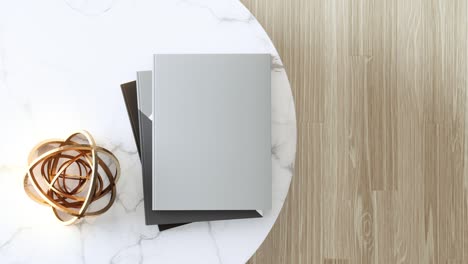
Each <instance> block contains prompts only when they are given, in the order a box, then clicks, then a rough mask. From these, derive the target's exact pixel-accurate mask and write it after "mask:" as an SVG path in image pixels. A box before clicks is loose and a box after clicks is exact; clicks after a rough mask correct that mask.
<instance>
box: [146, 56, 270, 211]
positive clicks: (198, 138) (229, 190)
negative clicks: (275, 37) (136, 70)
mask: <svg viewBox="0 0 468 264" xmlns="http://www.w3.org/2000/svg"><path fill="white" fill-rule="evenodd" d="M270 65H271V56H270V54H156V55H154V65H153V66H154V69H153V80H154V82H153V91H154V93H153V95H152V96H153V102H154V103H153V105H152V107H153V108H152V109H153V111H152V113H153V114H152V116H153V137H152V138H153V165H154V170H153V210H265V209H270V208H271V193H272V190H271V189H272V176H271V173H272V172H271V67H270Z"/></svg>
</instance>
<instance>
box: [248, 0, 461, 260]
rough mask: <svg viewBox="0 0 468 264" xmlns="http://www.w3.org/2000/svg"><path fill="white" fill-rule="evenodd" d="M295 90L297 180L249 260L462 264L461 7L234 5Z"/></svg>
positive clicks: (377, 1)
mask: <svg viewBox="0 0 468 264" xmlns="http://www.w3.org/2000/svg"><path fill="white" fill-rule="evenodd" d="M242 2H244V3H245V4H246V6H247V7H248V8H249V9H250V10H251V11H252V13H253V14H254V15H255V16H256V17H257V19H258V20H259V21H260V23H261V24H262V25H263V26H264V28H265V29H266V30H267V32H268V33H269V35H270V37H271V38H272V40H273V42H274V43H275V45H276V47H277V49H278V51H279V53H280V54H281V56H282V59H283V61H284V64H285V65H286V69H287V71H288V75H289V78H290V81H291V84H292V86H293V92H294V96H295V102H296V111H297V118H298V133H299V134H298V145H297V146H298V147H297V160H296V169H295V176H294V178H293V182H292V185H291V189H290V192H289V196H288V199H287V202H286V203H285V206H284V208H283V211H282V213H281V216H280V217H279V218H278V221H277V222H276V224H275V227H274V228H273V230H272V231H271V233H270V235H269V237H268V238H267V239H266V241H265V242H264V244H263V245H262V247H261V248H260V249H259V250H258V252H257V253H256V254H255V255H254V256H253V257H252V259H251V260H250V263H252V264H260V263H268V264H269V263H292V264H295V263H330V264H331V263H468V208H467V207H468V155H467V154H468V129H466V128H465V124H466V123H467V120H468V119H467V118H468V112H467V104H466V101H467V92H466V91H467V76H468V69H467V63H468V59H467V49H468V42H467V28H468V27H467V26H468V25H467V20H468V18H467V17H468V7H467V1H466V0H242Z"/></svg>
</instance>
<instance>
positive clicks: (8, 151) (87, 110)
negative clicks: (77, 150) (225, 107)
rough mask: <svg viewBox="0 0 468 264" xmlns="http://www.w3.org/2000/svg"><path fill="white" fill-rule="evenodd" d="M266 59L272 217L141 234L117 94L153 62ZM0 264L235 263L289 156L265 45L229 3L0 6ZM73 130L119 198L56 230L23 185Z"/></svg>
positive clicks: (137, 178)
mask: <svg viewBox="0 0 468 264" xmlns="http://www.w3.org/2000/svg"><path fill="white" fill-rule="evenodd" d="M157 52H174V53H175V52H182V53H253V52H269V53H271V54H273V55H274V56H275V57H276V58H275V63H274V67H273V70H272V78H273V82H272V94H273V95H272V104H273V107H272V117H273V120H272V129H273V148H272V160H273V208H272V210H270V211H267V212H265V216H264V217H263V218H261V219H248V220H230V221H214V222H202V223H193V224H190V225H186V226H182V227H180V228H176V229H172V230H168V231H164V232H159V231H158V228H157V226H145V225H144V216H143V204H142V184H141V166H140V162H139V158H138V154H137V152H136V146H135V143H134V140H133V136H132V131H131V128H130V123H129V121H128V118H127V113H126V111H125V106H124V102H123V99H122V95H121V93H120V87H119V85H120V84H121V83H123V82H126V81H130V80H133V79H135V72H136V71H137V70H147V69H150V68H151V65H152V64H151V63H152V56H151V55H152V54H154V53H157ZM0 122H1V129H0V137H1V138H2V141H1V143H0V199H1V207H0V208H1V218H0V263H67V264H72V263H205V264H207V263H243V262H245V261H247V260H248V259H249V258H250V256H251V255H252V254H253V253H254V252H255V250H256V249H257V248H258V247H259V246H260V244H261V243H262V241H263V240H264V239H265V237H266V236H267V234H268V232H269V231H270V229H271V227H272V225H273V223H274V222H275V220H276V218H277V216H278V214H279V212H280V210H281V207H282V205H283V202H284V200H285V198H286V195H287V192H288V188H289V184H290V181H291V176H292V168H293V162H294V156H295V149H296V120H295V112H294V102H293V98H292V95H291V89H290V86H289V82H288V79H287V76H286V73H285V71H284V69H283V67H282V66H281V61H280V59H279V57H278V55H277V53H276V50H275V48H274V46H273V44H272V43H271V41H270V39H269V38H268V36H267V35H266V33H265V32H264V30H263V29H262V27H261V26H260V25H259V23H258V22H257V21H256V20H255V18H254V17H253V16H252V15H251V14H250V13H249V11H248V10H246V9H245V7H243V6H242V4H241V3H240V2H238V1H236V0H180V1H177V0H165V1H164V0H158V1H150V0H146V1H142V0H115V1H114V0H93V1H91V0H89V1H87V0H64V1H63V0H62V1H60V0H54V1H52V0H44V1H37V0H18V1H0ZM78 129H87V130H88V131H90V132H91V133H92V134H93V135H94V137H95V139H96V140H97V142H98V143H99V144H100V145H102V146H104V147H107V148H109V149H111V150H112V151H114V153H115V154H116V156H117V157H118V158H119V160H120V162H121V167H122V177H121V179H120V181H119V182H118V186H117V187H118V194H119V195H118V199H117V201H116V203H115V204H114V205H113V207H112V208H111V209H110V210H109V211H108V212H107V213H106V214H105V215H102V216H99V217H97V218H92V219H87V220H86V221H83V222H82V223H81V224H79V225H75V226H62V225H61V224H59V223H58V222H57V221H56V220H55V219H54V216H53V214H52V212H51V210H50V209H48V208H47V207H44V206H40V205H38V204H36V203H34V202H33V201H31V200H30V199H29V198H28V197H27V196H26V195H25V194H24V192H23V189H22V188H23V187H22V179H23V175H24V172H25V168H26V157H27V154H28V152H29V150H30V149H31V148H32V147H33V146H34V145H35V144H36V143H38V142H39V141H40V140H42V139H46V138H57V137H65V136H66V135H68V134H69V133H70V132H72V131H75V130H78Z"/></svg>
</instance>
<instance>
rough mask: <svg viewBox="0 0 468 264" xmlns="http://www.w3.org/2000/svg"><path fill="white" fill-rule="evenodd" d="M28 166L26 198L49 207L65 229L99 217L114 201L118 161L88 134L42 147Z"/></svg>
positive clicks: (25, 182) (77, 134)
mask: <svg viewBox="0 0 468 264" xmlns="http://www.w3.org/2000/svg"><path fill="white" fill-rule="evenodd" d="M28 165H29V169H28V172H27V173H26V175H25V177H24V190H25V192H26V194H27V195H28V196H29V197H30V198H31V199H33V200H34V201H36V202H38V203H40V204H43V205H48V206H50V207H51V208H52V211H53V213H54V215H55V216H56V217H57V219H58V220H59V221H60V222H62V223H63V224H65V225H70V224H73V223H75V222H76V221H78V220H79V219H81V218H84V217H86V216H96V215H100V214H102V213H104V212H106V211H107V210H108V209H109V208H110V207H111V206H112V204H113V203H114V201H115V198H116V186H115V185H116V182H117V180H118V179H119V176H120V164H119V161H118V160H117V158H116V157H115V156H114V154H112V153H111V152H110V151H109V150H107V149H105V148H102V147H99V146H96V143H95V141H94V139H93V137H92V136H91V134H90V133H88V132H87V131H79V132H76V133H73V134H71V135H70V136H69V137H68V138H67V139H65V140H46V141H43V142H41V143H39V144H38V145H37V146H36V147H34V148H33V149H32V150H31V153H30V154H29V157H28ZM108 194H109V195H108ZM106 200H107V201H106ZM92 207H95V208H92Z"/></svg>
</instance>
